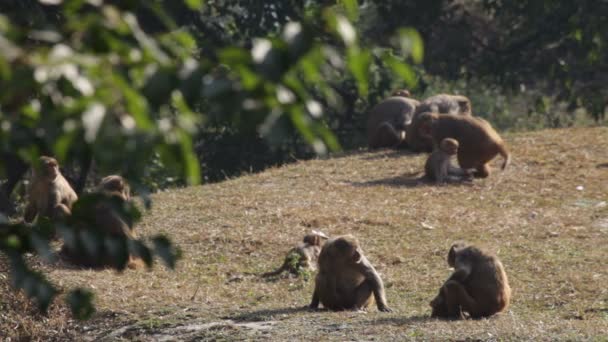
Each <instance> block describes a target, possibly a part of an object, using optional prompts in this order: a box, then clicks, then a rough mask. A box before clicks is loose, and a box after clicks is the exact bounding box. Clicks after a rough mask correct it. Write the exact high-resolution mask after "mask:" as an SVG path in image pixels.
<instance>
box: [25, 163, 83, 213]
mask: <svg viewBox="0 0 608 342" xmlns="http://www.w3.org/2000/svg"><path fill="white" fill-rule="evenodd" d="M38 160H39V162H38V165H36V166H35V167H34V169H33V173H32V179H31V181H30V185H29V187H28V203H27V207H26V209H25V215H24V217H23V219H24V221H25V222H28V223H29V222H32V221H33V220H34V219H35V218H36V216H45V217H48V218H50V219H51V220H54V219H59V218H65V217H67V216H69V215H71V211H72V205H73V204H74V202H76V200H77V199H78V196H77V195H76V192H74V190H73V189H72V187H71V186H70V184H69V183H68V181H67V180H66V179H65V178H64V177H63V175H62V174H61V172H60V171H59V163H57V160H56V159H55V158H51V157H47V156H42V157H40V158H39V159H38Z"/></svg>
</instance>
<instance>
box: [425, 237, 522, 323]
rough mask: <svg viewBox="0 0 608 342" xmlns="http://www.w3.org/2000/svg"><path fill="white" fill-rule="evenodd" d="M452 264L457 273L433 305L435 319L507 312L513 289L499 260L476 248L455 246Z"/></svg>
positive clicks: (451, 253)
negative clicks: (465, 314)
mask: <svg viewBox="0 0 608 342" xmlns="http://www.w3.org/2000/svg"><path fill="white" fill-rule="evenodd" d="M448 264H449V265H450V266H451V267H453V268H454V273H452V275H451V276H450V277H449V278H448V280H446V282H445V283H444V284H443V286H442V287H441V289H440V290H439V294H438V295H437V296H436V297H435V298H434V299H433V300H432V301H431V302H430V305H431V308H432V313H431V317H438V318H450V319H457V318H464V313H467V314H468V315H470V317H472V318H480V317H489V316H492V315H494V314H495V313H497V312H500V311H503V310H505V309H506V308H507V307H508V306H509V301H510V299H511V288H510V287H509V282H508V280H507V275H506V273H505V271H504V267H503V265H502V263H501V262H500V260H498V258H497V257H496V256H494V255H492V254H490V253H487V252H485V251H483V250H481V249H479V248H476V247H474V246H467V245H465V244H463V243H456V244H454V245H452V247H451V248H450V251H449V253H448Z"/></svg>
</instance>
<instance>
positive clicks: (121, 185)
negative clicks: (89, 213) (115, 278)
mask: <svg viewBox="0 0 608 342" xmlns="http://www.w3.org/2000/svg"><path fill="white" fill-rule="evenodd" d="M96 193H97V194H99V195H101V197H100V200H99V202H98V203H96V204H95V207H94V209H93V215H94V218H93V219H94V228H95V230H97V231H98V233H101V235H100V237H101V236H105V237H104V239H108V238H109V239H112V240H113V241H114V243H116V244H120V241H121V240H124V238H126V240H127V244H126V245H122V247H123V248H125V250H128V243H129V241H131V240H133V239H136V238H137V234H136V233H135V231H134V230H133V225H132V223H131V222H129V221H127V219H126V218H125V217H124V216H123V215H122V214H121V213H120V210H121V208H122V207H124V206H126V205H127V204H128V202H129V201H130V199H131V194H130V190H129V185H128V184H127V182H126V181H125V180H124V179H123V178H122V177H121V176H117V175H112V176H107V177H105V178H103V179H102V180H101V182H100V184H99V186H98V187H97V189H96ZM71 247H73V246H67V245H66V244H64V246H63V249H62V251H61V254H62V256H63V257H64V258H65V259H67V260H68V261H69V262H70V263H72V264H75V265H79V266H83V267H90V268H103V267H112V268H116V269H122V268H124V266H126V267H128V268H131V269H135V268H140V267H143V265H144V262H143V260H142V259H141V258H139V257H137V256H134V255H132V254H129V255H128V259H127V263H126V265H122V264H120V262H118V261H116V260H114V258H112V257H111V256H110V255H109V254H108V249H107V244H104V247H102V248H100V250H98V251H97V255H93V254H91V253H89V251H87V250H85V249H84V248H82V247H84V246H80V248H77V249H74V248H71Z"/></svg>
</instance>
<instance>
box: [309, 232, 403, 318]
mask: <svg viewBox="0 0 608 342" xmlns="http://www.w3.org/2000/svg"><path fill="white" fill-rule="evenodd" d="M372 294H373V298H374V299H375V300H376V305H377V306H378V310H380V311H385V312H388V311H392V310H391V309H390V308H389V307H388V305H387V304H386V297H385V294H384V284H383V283H382V279H380V276H379V275H378V272H376V270H375V269H374V267H373V266H372V264H371V263H370V262H369V260H367V258H366V257H365V255H363V251H362V250H361V247H360V246H359V242H358V241H357V239H356V238H355V237H353V236H352V235H345V236H340V237H336V238H334V239H331V240H329V241H327V242H326V243H325V245H324V246H323V248H322V249H321V254H320V255H319V272H318V273H317V277H316V281H315V289H314V293H313V295H312V301H311V303H310V305H309V308H311V309H317V308H318V307H319V303H321V304H323V307H325V308H327V309H330V310H362V309H365V308H366V307H367V306H368V305H369V304H370V303H371V302H372Z"/></svg>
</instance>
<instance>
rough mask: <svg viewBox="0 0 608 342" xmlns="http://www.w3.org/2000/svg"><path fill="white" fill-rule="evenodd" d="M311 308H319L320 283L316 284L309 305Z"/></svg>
mask: <svg viewBox="0 0 608 342" xmlns="http://www.w3.org/2000/svg"><path fill="white" fill-rule="evenodd" d="M308 308H310V309H318V308H319V290H318V285H317V284H315V290H314V291H313V293H312V300H311V301H310V305H308Z"/></svg>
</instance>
